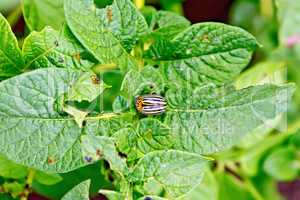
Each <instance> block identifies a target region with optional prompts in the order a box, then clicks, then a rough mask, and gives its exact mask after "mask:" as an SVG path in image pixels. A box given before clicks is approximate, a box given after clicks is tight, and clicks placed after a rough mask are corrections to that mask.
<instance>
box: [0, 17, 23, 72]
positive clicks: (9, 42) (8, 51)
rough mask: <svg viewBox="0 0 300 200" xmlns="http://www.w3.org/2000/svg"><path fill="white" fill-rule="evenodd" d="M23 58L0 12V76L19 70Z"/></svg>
mask: <svg viewBox="0 0 300 200" xmlns="http://www.w3.org/2000/svg"><path fill="white" fill-rule="evenodd" d="M23 67H24V60H23V57H22V54H21V51H20V49H19V47H18V41H17V38H16V37H15V35H14V34H13V32H12V30H11V28H10V25H9V24H8V22H7V21H6V19H5V18H4V17H3V16H2V14H1V13H0V76H3V77H10V76H14V75H16V74H18V73H20V72H21V70H22V69H23Z"/></svg>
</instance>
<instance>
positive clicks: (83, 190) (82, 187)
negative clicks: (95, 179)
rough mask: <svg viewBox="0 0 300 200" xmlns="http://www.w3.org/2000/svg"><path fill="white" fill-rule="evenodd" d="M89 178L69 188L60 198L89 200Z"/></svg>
mask: <svg viewBox="0 0 300 200" xmlns="http://www.w3.org/2000/svg"><path fill="white" fill-rule="evenodd" d="M89 190H90V180H87V181H84V182H82V183H80V184H79V185H77V186H75V187H74V188H73V189H72V190H70V191H69V192H68V193H67V194H66V195H65V196H63V198H62V200H89V199H90V197H89Z"/></svg>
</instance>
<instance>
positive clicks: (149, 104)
mask: <svg viewBox="0 0 300 200" xmlns="http://www.w3.org/2000/svg"><path fill="white" fill-rule="evenodd" d="M135 107H136V109H137V111H138V112H139V113H142V114H144V115H161V114H163V113H164V112H165V111H166V107H167V102H166V100H165V98H164V97H162V96H160V95H156V94H146V95H141V96H138V97H136V98H135Z"/></svg>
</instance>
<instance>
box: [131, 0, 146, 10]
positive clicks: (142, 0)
mask: <svg viewBox="0 0 300 200" xmlns="http://www.w3.org/2000/svg"><path fill="white" fill-rule="evenodd" d="M134 4H135V6H136V7H137V9H139V10H141V9H142V8H143V7H144V6H145V0H134Z"/></svg>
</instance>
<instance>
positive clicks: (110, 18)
mask: <svg viewBox="0 0 300 200" xmlns="http://www.w3.org/2000/svg"><path fill="white" fill-rule="evenodd" d="M106 17H107V19H108V22H112V17H113V13H112V9H111V8H107V13H106Z"/></svg>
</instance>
